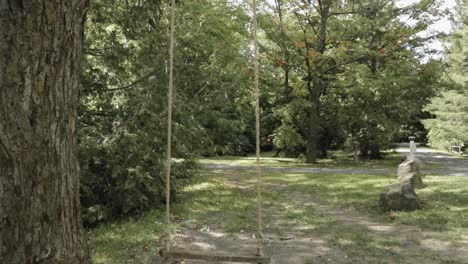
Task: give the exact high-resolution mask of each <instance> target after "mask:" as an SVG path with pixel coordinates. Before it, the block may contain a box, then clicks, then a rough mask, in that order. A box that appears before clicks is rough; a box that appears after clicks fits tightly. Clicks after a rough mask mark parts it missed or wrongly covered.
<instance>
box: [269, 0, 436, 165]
mask: <svg viewBox="0 0 468 264" xmlns="http://www.w3.org/2000/svg"><path fill="white" fill-rule="evenodd" d="M281 4H282V5H278V4H277V5H276V6H275V8H269V9H268V8H267V9H266V13H268V12H269V13H270V14H272V15H271V16H276V17H278V18H277V19H276V22H275V23H264V26H263V27H264V29H265V32H266V40H265V42H267V43H274V44H275V45H271V44H270V45H268V44H264V47H265V49H266V51H264V52H265V53H268V52H269V53H270V54H269V55H270V58H272V60H273V63H272V64H274V65H276V66H277V67H278V68H279V69H282V70H283V73H282V72H280V71H279V70H276V71H274V70H273V71H272V72H274V74H275V77H277V79H278V81H282V80H283V81H284V83H289V85H288V86H286V85H283V86H285V87H291V89H289V90H288V89H283V90H285V91H288V93H287V94H288V95H289V96H290V98H288V100H276V103H277V105H276V106H275V108H276V109H275V110H273V112H275V113H276V114H277V115H278V116H280V120H281V126H280V127H279V128H278V129H277V131H276V132H277V133H276V135H277V136H280V137H282V138H278V137H277V140H276V141H277V142H279V143H284V144H283V145H288V144H289V143H291V144H293V145H295V146H296V147H297V146H300V145H302V144H305V147H306V151H305V156H306V161H307V162H311V163H313V162H315V160H316V158H317V157H318V155H326V152H327V150H328V148H330V147H332V146H338V145H339V144H342V143H343V142H344V141H346V140H343V139H342V138H339V137H343V136H344V137H352V138H354V139H352V140H353V141H356V140H359V141H360V142H361V143H362V144H361V146H362V148H361V149H362V151H363V153H365V154H369V155H370V156H373V157H379V154H380V149H381V148H382V147H385V144H384V143H385V142H389V141H390V140H391V139H392V137H393V136H394V134H396V133H398V130H399V126H400V125H401V124H402V123H405V122H406V121H407V120H409V118H406V116H405V118H404V119H403V118H400V116H399V115H398V114H394V113H396V112H398V111H400V112H402V110H403V108H404V107H405V105H407V104H405V103H400V104H399V103H398V101H399V100H401V101H402V102H407V101H409V100H412V99H411V98H410V97H408V96H406V95H405V94H406V91H405V88H408V87H410V86H408V85H407V83H405V82H403V81H400V79H402V78H401V77H405V78H411V79H412V80H411V81H415V82H420V81H421V80H419V78H418V77H417V75H418V71H423V70H424V68H426V67H420V63H419V61H418V60H417V56H418V55H417V54H418V53H417V49H418V48H421V46H422V44H423V43H424V42H425V41H426V40H427V39H428V38H431V37H433V36H428V37H421V36H419V35H418V34H419V33H420V32H421V31H424V30H425V29H426V28H427V27H428V25H430V24H431V23H432V21H433V20H434V19H436V18H435V17H434V16H431V15H430V14H429V13H428V10H431V9H432V8H435V6H436V3H435V2H434V1H433V0H428V1H421V2H418V3H414V4H411V5H408V6H405V7H398V6H397V3H396V1H384V0H376V1H330V0H288V1H286V0H285V1H281ZM284 6H287V7H288V8H287V9H280V8H281V7H284ZM271 10H273V11H271ZM278 10H279V11H281V12H279V11H278ZM273 14H274V15H273ZM266 17H268V16H267V15H266ZM404 17H408V18H412V19H414V20H416V21H417V22H418V23H416V25H411V24H407V23H406V21H405V20H404V19H403V18H404ZM274 21H275V20H274ZM284 21H285V22H284ZM282 24H285V25H287V27H288V29H289V30H288V32H287V35H286V37H284V34H282V32H281V25H282ZM275 25H279V26H276V28H277V29H275ZM275 30H276V33H275V32H274V31H275ZM288 42H289V44H290V45H291V44H292V47H291V48H289V49H285V48H284V47H288V46H287V44H288ZM272 46H274V47H276V46H277V47H279V49H278V48H272ZM285 50H286V51H288V53H287V54H288V56H287V58H288V59H287V60H285V59H284V58H285V56H284V54H285V52H284V51H285ZM406 61H408V62H410V63H407V66H408V67H407V70H409V71H407V72H405V71H399V68H398V67H396V65H398V64H399V63H401V62H406ZM418 67H419V68H420V69H418ZM286 69H288V70H289V71H288V72H287V74H286V72H285V70H286ZM389 76H392V77H391V78H389ZM278 81H277V82H278ZM413 84H415V83H413ZM424 85H426V83H425V84H424ZM417 87H418V88H412V87H411V89H412V90H415V89H418V91H419V89H421V90H423V89H425V90H428V91H431V89H429V88H427V87H426V86H417ZM289 91H290V92H289ZM353 92H356V93H355V94H354V95H355V96H356V98H353V97H354V95H353ZM361 92H364V93H365V94H366V98H367V100H366V101H362V100H363V98H362V97H360V95H359V93H361ZM426 94H427V93H426V92H424V96H426ZM429 94H430V93H429ZM383 95H385V96H383ZM395 95H398V98H397V97H395ZM277 97H279V96H278V95H277ZM283 97H285V96H283ZM422 98H423V99H424V100H425V98H427V97H422ZM280 99H281V98H280ZM353 99H357V100H360V101H362V105H361V106H365V107H364V108H365V109H366V110H365V112H366V113H367V112H369V113H372V114H373V113H376V112H379V115H375V116H374V117H373V118H367V115H366V114H364V115H360V116H355V115H354V116H353V115H347V116H348V117H350V118H349V119H348V120H344V119H343V118H342V115H341V116H338V113H343V112H344V113H345V114H346V111H347V110H346V108H349V106H351V107H352V108H353V107H354V106H353V105H351V104H349V103H350V101H352V100H353ZM371 101H372V102H371ZM382 102H385V103H386V104H385V107H386V108H392V109H393V107H394V106H398V107H399V108H398V109H397V110H398V111H392V112H391V113H389V112H388V111H381V110H380V109H381V108H382V107H383V106H382ZM412 105H413V104H412ZM414 105H415V107H416V108H417V109H415V111H412V112H411V115H414V113H419V112H420V111H421V105H422V104H421V103H419V104H418V105H416V104H414ZM364 108H361V109H355V110H359V111H363V109H364ZM361 117H362V120H359V119H360V118H361ZM338 119H340V120H338ZM355 121H356V122H355ZM387 121H391V122H387ZM353 123H354V124H353ZM383 123H386V124H383ZM350 128H352V129H350ZM346 130H348V131H346ZM350 130H352V131H350ZM286 131H287V133H286ZM345 133H347V134H346V135H344V134H345ZM298 135H301V136H302V139H303V140H302V141H301V140H296V139H297V138H298V137H297V136H298ZM285 139H286V140H285ZM338 141H340V142H338ZM288 142H289V143H288Z"/></svg>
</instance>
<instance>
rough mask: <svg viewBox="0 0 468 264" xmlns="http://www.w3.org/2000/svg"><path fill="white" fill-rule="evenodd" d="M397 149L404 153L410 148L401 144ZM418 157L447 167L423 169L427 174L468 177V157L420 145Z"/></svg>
mask: <svg viewBox="0 0 468 264" xmlns="http://www.w3.org/2000/svg"><path fill="white" fill-rule="evenodd" d="M397 151H398V152H400V153H402V154H408V153H409V148H408V146H407V145H403V144H402V145H401V146H400V147H399V148H397ZM416 157H417V158H419V159H421V160H422V161H423V162H430V163H434V164H438V165H441V166H443V167H447V168H446V169H428V170H425V169H424V167H423V169H422V171H423V173H425V174H436V175H450V176H465V177H468V159H466V158H461V157H458V156H454V155H449V154H446V153H442V152H439V151H436V150H433V149H430V148H425V147H418V148H417V151H416Z"/></svg>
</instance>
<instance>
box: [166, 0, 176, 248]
mask: <svg viewBox="0 0 468 264" xmlns="http://www.w3.org/2000/svg"><path fill="white" fill-rule="evenodd" d="M174 20H175V0H171V22H170V23H171V33H170V43H169V88H168V94H167V149H166V250H167V251H169V250H170V249H171V231H170V228H171V227H170V225H171V157H172V154H171V150H172V149H171V147H172V146H171V143H172V90H174V42H175V40H174V33H175V26H174V24H175V23H174Z"/></svg>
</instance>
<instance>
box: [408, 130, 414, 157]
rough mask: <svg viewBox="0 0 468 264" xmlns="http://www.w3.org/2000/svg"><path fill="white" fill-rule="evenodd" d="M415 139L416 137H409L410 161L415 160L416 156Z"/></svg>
mask: <svg viewBox="0 0 468 264" xmlns="http://www.w3.org/2000/svg"><path fill="white" fill-rule="evenodd" d="M414 139H415V137H414V136H410V137H409V141H410V152H409V155H408V160H414V154H415V153H416V143H414Z"/></svg>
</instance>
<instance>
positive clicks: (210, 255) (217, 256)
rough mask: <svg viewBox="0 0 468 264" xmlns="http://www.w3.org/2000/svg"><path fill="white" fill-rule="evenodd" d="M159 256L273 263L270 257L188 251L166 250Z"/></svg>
mask: <svg viewBox="0 0 468 264" xmlns="http://www.w3.org/2000/svg"><path fill="white" fill-rule="evenodd" d="M159 254H160V255H161V257H163V258H174V259H197V260H205V261H226V262H246V263H262V264H263V263H271V259H270V258H269V257H262V256H238V255H225V254H217V253H205V252H203V253H202V252H195V251H186V250H170V251H167V250H164V249H162V250H161V251H160V252H159Z"/></svg>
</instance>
